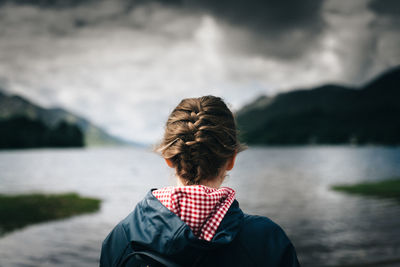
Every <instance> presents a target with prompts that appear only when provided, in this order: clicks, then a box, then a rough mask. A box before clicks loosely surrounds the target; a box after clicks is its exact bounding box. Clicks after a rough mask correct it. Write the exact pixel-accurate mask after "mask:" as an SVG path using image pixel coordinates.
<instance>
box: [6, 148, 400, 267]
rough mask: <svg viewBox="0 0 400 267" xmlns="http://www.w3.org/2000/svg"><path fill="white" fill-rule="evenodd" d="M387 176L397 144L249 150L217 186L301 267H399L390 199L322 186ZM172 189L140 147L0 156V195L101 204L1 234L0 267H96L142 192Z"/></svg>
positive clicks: (398, 223)
mask: <svg viewBox="0 0 400 267" xmlns="http://www.w3.org/2000/svg"><path fill="white" fill-rule="evenodd" d="M394 176H398V177H399V176H400V148H399V147H396V148H391V147H361V148H359V147H346V146H343V147H342V146H316V147H291V148H289V147H286V148H250V149H248V150H246V151H244V152H242V153H241V154H239V155H238V157H237V163H236V166H235V168H234V170H233V171H232V172H231V173H230V175H229V177H228V178H227V181H226V183H225V185H226V186H230V187H232V188H234V189H235V190H236V192H237V199H238V200H239V203H240V205H241V207H242V209H243V210H244V211H245V212H247V213H251V214H261V215H265V216H268V217H270V218H271V219H272V220H274V221H275V222H277V223H278V224H280V225H281V226H282V228H283V229H284V230H285V231H286V233H287V234H288V236H289V237H290V238H291V240H292V241H293V243H294V245H295V247H296V249H297V252H298V256H299V260H300V262H301V263H302V265H303V266H344V265H352V264H359V265H360V266H362V265H364V264H366V263H374V262H385V261H387V262H393V263H392V265H385V266H398V265H400V205H399V203H397V202H395V201H393V200H383V199H375V198H365V197H362V196H352V195H346V194H343V193H339V192H335V191H331V190H330V189H329V188H330V186H331V185H332V184H337V183H355V182H360V181H376V180H381V179H385V178H388V177H394ZM173 183H174V178H173V172H172V170H171V169H168V168H167V167H166V165H165V164H164V161H163V160H162V159H161V158H160V157H159V156H158V155H156V154H154V153H152V152H150V151H149V150H147V149H135V148H101V149H100V148H96V149H68V150H65V149H64V150H62V149H43V150H19V151H2V152H0V193H10V194H11V193H28V192H45V193H59V192H71V191H73V192H78V193H80V194H82V195H85V196H93V197H98V198H101V199H102V200H103V202H102V207H101V210H100V211H99V212H97V213H94V214H89V215H82V216H77V217H73V218H69V219H66V220H61V221H53V222H48V223H41V224H36V225H32V226H29V227H26V228H24V229H22V230H19V231H15V232H12V233H9V234H7V235H5V236H3V237H1V238H0V266H97V265H98V259H99V255H100V247H101V242H102V240H103V239H104V238H105V236H106V235H107V234H108V232H109V231H110V230H111V229H112V228H113V226H114V225H115V224H116V223H117V222H118V221H120V220H121V219H123V218H124V217H125V216H126V215H127V214H128V213H129V212H130V211H131V210H132V209H133V208H134V206H135V204H136V203H137V202H138V201H139V200H141V199H142V198H143V196H144V195H145V194H146V193H147V192H148V190H149V189H150V188H155V187H161V186H164V185H170V184H173ZM0 216H1V214H0ZM378 265H379V264H378ZM374 266H375V265H374Z"/></svg>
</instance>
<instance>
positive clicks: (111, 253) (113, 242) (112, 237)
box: [100, 214, 132, 267]
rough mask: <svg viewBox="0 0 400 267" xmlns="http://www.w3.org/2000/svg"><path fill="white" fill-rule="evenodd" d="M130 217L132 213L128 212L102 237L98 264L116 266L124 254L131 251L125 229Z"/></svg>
mask: <svg viewBox="0 0 400 267" xmlns="http://www.w3.org/2000/svg"><path fill="white" fill-rule="evenodd" d="M131 217H132V214H129V215H128V216H127V217H126V218H125V219H124V220H122V221H121V222H120V223H118V224H117V225H116V226H115V227H114V229H113V230H112V231H111V232H110V233H109V234H108V235H107V237H106V238H105V239H104V241H103V243H102V246H101V255H100V266H104V267H105V266H117V265H118V263H119V262H120V261H121V259H122V258H123V257H124V255H127V254H129V253H130V252H131V251H132V248H131V246H130V238H129V235H128V234H127V229H126V225H127V224H128V223H129V220H130V219H131Z"/></svg>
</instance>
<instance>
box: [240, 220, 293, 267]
mask: <svg viewBox="0 0 400 267" xmlns="http://www.w3.org/2000/svg"><path fill="white" fill-rule="evenodd" d="M239 242H240V243H241V246H242V247H243V248H244V249H245V250H247V251H248V253H249V254H250V255H251V256H252V258H254V260H255V262H258V263H263V264H260V265H264V266H265V265H268V266H298V261H297V256H296V252H295V249H294V247H293V245H292V243H291V241H290V240H289V238H288V237H287V235H286V233H285V231H284V230H283V229H282V228H281V227H280V226H279V225H278V224H277V223H275V222H274V221H272V220H271V219H269V218H268V217H265V216H259V215H249V214H245V215H244V223H243V228H242V230H241V232H240V234H239Z"/></svg>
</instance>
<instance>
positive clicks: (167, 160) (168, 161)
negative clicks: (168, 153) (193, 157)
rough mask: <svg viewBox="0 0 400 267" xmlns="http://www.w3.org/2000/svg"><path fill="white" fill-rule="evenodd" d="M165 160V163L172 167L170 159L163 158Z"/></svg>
mask: <svg viewBox="0 0 400 267" xmlns="http://www.w3.org/2000/svg"><path fill="white" fill-rule="evenodd" d="M165 162H166V163H167V165H168V166H169V167H171V168H174V164H173V163H172V161H171V160H170V159H165Z"/></svg>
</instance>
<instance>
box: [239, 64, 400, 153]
mask: <svg viewBox="0 0 400 267" xmlns="http://www.w3.org/2000/svg"><path fill="white" fill-rule="evenodd" d="M236 118H237V122H238V126H239V129H240V132H241V139H242V140H243V141H244V142H246V143H248V144H261V145H302V144H349V143H350V144H383V145H399V144H400V66H398V67H395V68H392V69H390V70H388V71H386V72H384V73H383V74H381V75H379V76H378V77H377V78H375V79H373V80H371V81H370V82H368V83H367V84H365V85H364V86H362V87H360V88H350V87H345V86H340V85H333V84H331V85H324V86H319V87H316V88H312V89H300V90H293V91H290V92H287V93H281V94H278V95H276V96H274V97H269V96H260V97H259V98H257V99H256V100H255V101H253V102H252V103H250V104H248V105H246V106H244V107H243V108H242V109H241V110H239V111H238V112H237V114H236Z"/></svg>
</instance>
